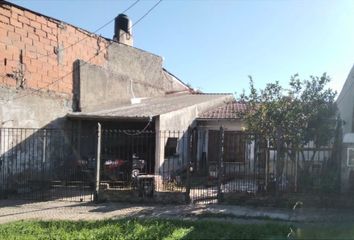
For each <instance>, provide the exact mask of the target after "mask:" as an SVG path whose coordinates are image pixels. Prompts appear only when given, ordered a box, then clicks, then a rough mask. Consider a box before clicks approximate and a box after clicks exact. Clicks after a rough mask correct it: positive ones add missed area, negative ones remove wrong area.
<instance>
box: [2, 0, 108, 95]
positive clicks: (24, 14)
mask: <svg viewBox="0 0 354 240" xmlns="http://www.w3.org/2000/svg"><path fill="white" fill-rule="evenodd" d="M81 39H84V40H82V41H80V42H79V43H76V42H78V41H79V40H81ZM75 43H76V44H75ZM72 44H75V45H74V46H72V47H69V46H70V45H72ZM107 45H108V41H107V40H105V39H103V38H101V37H98V36H96V35H93V34H90V33H88V32H86V31H84V30H82V29H78V28H76V27H74V26H71V25H68V24H63V23H60V22H59V21H56V20H54V19H50V18H47V17H44V16H41V15H38V14H35V13H33V12H30V11H27V10H24V9H21V8H18V7H16V6H12V5H9V4H7V3H4V4H0V77H1V79H0V86H2V87H16V86H17V87H18V86H19V84H18V82H17V81H16V77H15V76H14V73H16V72H19V70H20V69H22V72H23V74H24V79H25V84H24V89H40V90H44V91H47V90H49V91H53V92H57V93H65V94H69V95H71V94H72V88H73V77H72V73H71V72H72V71H73V62H74V61H75V60H77V59H81V60H84V61H88V62H90V63H92V64H96V65H103V64H104V63H105V61H106V56H107V51H106V46H107ZM58 47H61V48H64V49H65V50H64V51H60V53H59V55H58V53H57V54H56V53H55V48H58ZM21 50H22V56H23V58H22V59H23V64H22V65H21V63H20V54H21ZM97 53H98V55H96V54H97ZM46 55H48V56H46ZM94 56H95V57H94ZM9 74H10V75H11V74H12V76H8V75H9ZM63 76H65V77H64V78H63ZM61 78H62V79H61ZM58 79H60V80H58Z"/></svg>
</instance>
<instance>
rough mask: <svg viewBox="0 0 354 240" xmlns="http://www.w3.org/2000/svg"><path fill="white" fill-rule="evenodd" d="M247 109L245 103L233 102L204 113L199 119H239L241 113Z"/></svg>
mask: <svg viewBox="0 0 354 240" xmlns="http://www.w3.org/2000/svg"><path fill="white" fill-rule="evenodd" d="M245 109H246V105H245V104H244V103H239V102H236V101H232V102H228V103H225V104H223V105H221V106H219V107H216V108H213V109H210V110H208V111H206V112H203V113H202V114H201V115H200V117H199V118H198V119H210V120H212V119H238V118H240V117H239V112H242V111H244V110H245Z"/></svg>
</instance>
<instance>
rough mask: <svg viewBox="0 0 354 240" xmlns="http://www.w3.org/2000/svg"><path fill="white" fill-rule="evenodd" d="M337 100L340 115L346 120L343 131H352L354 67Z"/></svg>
mask: <svg viewBox="0 0 354 240" xmlns="http://www.w3.org/2000/svg"><path fill="white" fill-rule="evenodd" d="M336 102H337V105H338V110H339V113H340V116H341V118H342V119H343V120H344V121H345V122H344V125H343V133H350V132H352V131H353V110H354V67H353V68H352V69H351V71H350V73H349V75H348V78H347V80H346V82H345V83H344V86H343V88H342V91H341V92H340V94H339V96H338V99H337V101H336Z"/></svg>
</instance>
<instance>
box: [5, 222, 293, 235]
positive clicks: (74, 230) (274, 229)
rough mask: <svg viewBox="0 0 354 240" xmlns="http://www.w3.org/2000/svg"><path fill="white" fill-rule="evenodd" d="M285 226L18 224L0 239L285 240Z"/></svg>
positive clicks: (223, 223) (191, 223) (15, 223)
mask: <svg viewBox="0 0 354 240" xmlns="http://www.w3.org/2000/svg"><path fill="white" fill-rule="evenodd" d="M288 232H289V226H288V225H282V224H263V225H260V224H257V225H250V224H249V225H245V224H243V225H241V224H232V223H226V222H216V221H214V222H211V221H182V220H163V219H120V220H104V221H79V222H73V221H18V222H13V223H8V224H3V225H0V239H4V240H5V239H28V240H29V239H107V240H109V239H171V240H172V239H286V235H287V234H288Z"/></svg>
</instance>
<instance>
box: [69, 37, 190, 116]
mask: <svg viewBox="0 0 354 240" xmlns="http://www.w3.org/2000/svg"><path fill="white" fill-rule="evenodd" d="M78 64H80V71H79V74H78V77H79V80H75V81H79V82H80V88H79V89H80V92H79V93H78V94H79V102H80V107H79V108H80V109H81V111H90V110H93V109H97V108H98V107H99V106H100V107H102V106H103V107H104V105H105V104H107V105H108V104H109V103H112V102H115V103H117V104H119V103H122V104H124V103H129V102H130V99H131V98H134V97H136V98H146V97H156V96H163V95H165V93H166V92H170V91H183V90H186V87H185V86H183V85H182V84H180V83H178V81H176V80H175V79H173V78H172V77H171V76H170V75H168V74H166V73H165V72H164V71H163V68H162V58H161V57H159V56H156V55H154V54H151V53H148V52H145V51H143V50H140V49H137V48H133V47H129V46H126V45H123V44H118V43H114V44H112V45H110V46H109V48H108V60H107V65H106V66H103V67H101V66H96V65H91V64H86V63H84V62H82V61H80V62H79V63H78Z"/></svg>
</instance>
